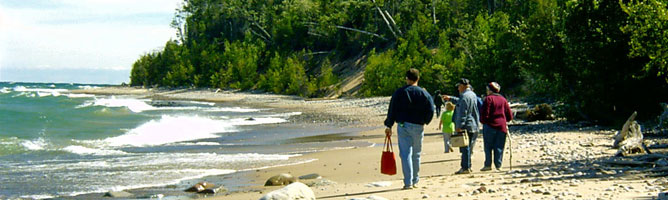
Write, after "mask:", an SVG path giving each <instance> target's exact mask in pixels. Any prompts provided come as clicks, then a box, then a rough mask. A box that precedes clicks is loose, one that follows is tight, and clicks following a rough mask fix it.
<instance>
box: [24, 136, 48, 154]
mask: <svg viewBox="0 0 668 200" xmlns="http://www.w3.org/2000/svg"><path fill="white" fill-rule="evenodd" d="M21 145H22V146H23V147H24V148H26V149H28V150H31V151H39V150H44V147H45V146H46V142H45V141H44V139H43V138H37V139H36V140H26V141H23V142H21Z"/></svg>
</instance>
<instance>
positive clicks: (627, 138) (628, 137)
mask: <svg viewBox="0 0 668 200" xmlns="http://www.w3.org/2000/svg"><path fill="white" fill-rule="evenodd" d="M637 115H638V113H637V112H633V114H631V116H630V117H629V119H628V120H626V123H624V126H623V127H622V130H621V131H619V132H618V133H617V135H615V142H614V143H613V145H612V146H613V147H614V148H619V151H617V153H616V154H615V155H616V156H628V155H632V154H638V153H640V154H649V153H651V152H650V151H649V148H647V146H646V145H645V143H643V135H642V129H641V127H640V124H638V122H636V121H635V118H636V116H637Z"/></svg>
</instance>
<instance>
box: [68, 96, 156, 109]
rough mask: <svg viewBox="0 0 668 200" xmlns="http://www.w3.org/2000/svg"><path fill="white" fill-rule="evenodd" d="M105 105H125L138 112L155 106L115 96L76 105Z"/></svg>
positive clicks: (143, 101) (114, 106)
mask: <svg viewBox="0 0 668 200" xmlns="http://www.w3.org/2000/svg"><path fill="white" fill-rule="evenodd" d="M90 105H93V106H105V107H112V108H118V107H126V108H128V109H129V110H130V111H132V112H135V113H139V112H143V111H146V110H153V109H155V107H153V106H151V105H148V104H147V103H146V101H145V100H139V99H116V97H114V96H112V97H111V98H109V99H95V100H94V101H93V102H92V103H91V102H85V103H84V104H82V105H81V106H77V107H78V108H80V107H87V106H90Z"/></svg>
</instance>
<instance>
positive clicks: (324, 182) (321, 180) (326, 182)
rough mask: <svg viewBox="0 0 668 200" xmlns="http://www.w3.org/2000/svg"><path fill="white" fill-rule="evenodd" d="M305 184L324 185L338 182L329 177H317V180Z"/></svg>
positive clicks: (312, 185) (311, 185) (310, 185)
mask: <svg viewBox="0 0 668 200" xmlns="http://www.w3.org/2000/svg"><path fill="white" fill-rule="evenodd" d="M305 184H306V185H308V186H309V187H322V186H327V185H334V184H336V182H334V181H330V180H327V179H317V180H316V181H312V182H308V183H305Z"/></svg>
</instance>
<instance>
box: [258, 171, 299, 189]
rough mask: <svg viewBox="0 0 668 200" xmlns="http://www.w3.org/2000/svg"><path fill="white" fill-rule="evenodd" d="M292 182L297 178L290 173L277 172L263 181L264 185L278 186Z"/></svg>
mask: <svg viewBox="0 0 668 200" xmlns="http://www.w3.org/2000/svg"><path fill="white" fill-rule="evenodd" d="M294 182H297V179H296V178H295V177H294V176H292V175H290V174H279V175H276V176H272V177H271V178H269V179H268V180H267V182H265V183H264V186H279V185H289V184H292V183H294Z"/></svg>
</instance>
